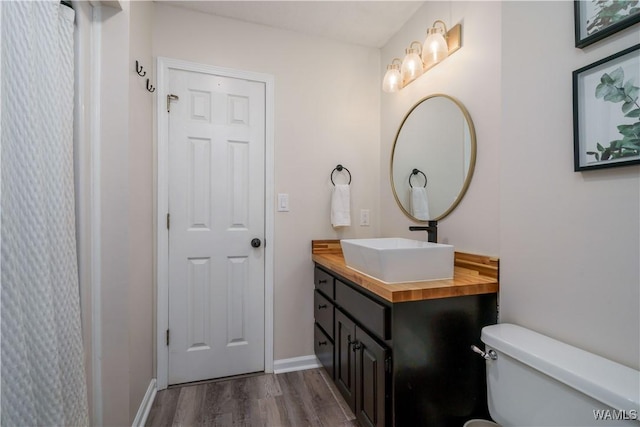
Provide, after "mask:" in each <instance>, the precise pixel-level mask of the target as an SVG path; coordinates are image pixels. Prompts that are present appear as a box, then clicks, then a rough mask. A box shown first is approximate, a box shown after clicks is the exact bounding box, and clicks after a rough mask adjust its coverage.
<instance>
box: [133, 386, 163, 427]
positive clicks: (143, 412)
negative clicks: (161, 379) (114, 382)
mask: <svg viewBox="0 0 640 427" xmlns="http://www.w3.org/2000/svg"><path fill="white" fill-rule="evenodd" d="M156 393H157V390H156V379H155V378H151V382H149V387H147V392H146V393H145V394H144V397H143V398H142V402H140V407H139V408H138V413H137V414H136V417H135V418H134V419H133V424H131V427H144V425H145V424H146V423H147V417H148V416H149V411H151V406H153V401H154V400H155V398H156Z"/></svg>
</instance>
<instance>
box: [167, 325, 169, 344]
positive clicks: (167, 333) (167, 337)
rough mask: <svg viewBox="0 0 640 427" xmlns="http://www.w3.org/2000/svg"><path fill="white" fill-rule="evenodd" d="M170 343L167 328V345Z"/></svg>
mask: <svg viewBox="0 0 640 427" xmlns="http://www.w3.org/2000/svg"><path fill="white" fill-rule="evenodd" d="M168 345H169V330H168V329H167V346H168Z"/></svg>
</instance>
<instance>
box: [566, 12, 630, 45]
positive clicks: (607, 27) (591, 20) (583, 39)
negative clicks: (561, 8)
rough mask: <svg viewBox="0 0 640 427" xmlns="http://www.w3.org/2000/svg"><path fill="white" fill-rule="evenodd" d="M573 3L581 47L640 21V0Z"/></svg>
mask: <svg viewBox="0 0 640 427" xmlns="http://www.w3.org/2000/svg"><path fill="white" fill-rule="evenodd" d="M573 5H574V15H575V19H574V21H575V37H576V47H579V48H583V47H585V46H588V45H590V44H591V43H594V42H597V41H598V40H602V39H603V38H605V37H608V36H610V35H611V34H613V33H616V32H618V31H620V30H622V29H624V28H626V27H628V26H630V25H633V24H635V23H637V22H640V0H575V1H574V2H573Z"/></svg>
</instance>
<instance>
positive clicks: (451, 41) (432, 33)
mask: <svg viewBox="0 0 640 427" xmlns="http://www.w3.org/2000/svg"><path fill="white" fill-rule="evenodd" d="M461 44H462V25H461V24H456V25H455V26H454V27H453V28H451V29H450V30H449V31H447V26H446V24H445V23H444V22H443V21H441V20H437V21H435V22H434V23H433V25H432V26H431V28H429V29H428V30H427V38H426V40H425V41H424V44H420V42H417V41H413V42H411V45H409V47H408V48H407V49H406V50H405V52H406V56H405V57H404V60H403V61H402V65H401V66H400V67H399V66H398V64H397V63H398V62H400V60H399V59H398V58H394V59H393V61H392V62H391V64H389V65H387V72H386V73H385V75H384V78H383V80H382V90H383V91H385V92H397V91H399V90H400V89H402V88H403V87H405V86H407V85H408V84H409V83H411V82H412V81H414V80H415V79H416V78H418V77H420V76H421V75H422V74H423V73H425V72H426V71H427V70H429V69H430V68H431V67H433V66H435V65H437V64H438V63H440V62H442V61H443V60H444V59H446V58H447V57H448V56H449V55H451V54H452V53H453V52H455V51H457V50H458V49H460V47H461Z"/></svg>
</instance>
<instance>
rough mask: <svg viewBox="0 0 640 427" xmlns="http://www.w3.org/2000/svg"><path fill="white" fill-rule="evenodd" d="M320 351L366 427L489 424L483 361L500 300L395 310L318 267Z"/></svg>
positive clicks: (449, 301) (413, 304)
mask: <svg viewBox="0 0 640 427" xmlns="http://www.w3.org/2000/svg"><path fill="white" fill-rule="evenodd" d="M314 281H315V291H314V302H315V309H314V315H315V322H316V323H315V331H316V332H315V351H316V356H317V357H318V359H319V360H320V362H321V363H322V365H323V366H324V367H325V369H326V370H327V372H328V373H329V375H330V376H331V377H332V378H333V380H334V383H335V384H336V387H337V389H338V390H339V391H340V393H341V395H342V396H343V397H344V399H345V401H346V402H347V403H348V404H349V406H350V407H351V409H352V410H353V411H354V413H355V415H356V417H357V419H358V421H359V422H360V424H361V425H363V426H376V427H382V426H388V427H391V426H395V427H413V426H445V427H448V426H456V427H459V426H461V425H462V424H464V422H465V421H467V420H469V419H471V418H486V417H488V416H489V415H488V410H487V406H486V379H485V365H484V360H483V359H482V358H481V357H479V356H478V355H476V354H475V353H473V352H472V351H471V350H470V346H471V345H472V344H479V343H480V331H481V329H482V327H484V326H486V325H490V324H494V323H496V321H497V294H496V293H488V294H479V295H464V296H455V297H448V298H436V299H425V300H419V301H409V302H401V303H391V302H389V301H386V300H384V299H382V298H380V297H379V296H378V295H375V294H373V293H372V292H370V291H368V290H366V289H365V288H363V287H362V286H359V285H357V284H355V283H353V282H351V281H349V280H348V279H346V278H345V277H343V276H341V275H340V274H338V273H335V272H333V271H332V270H328V269H325V268H324V267H320V266H319V265H316V268H315V280H314Z"/></svg>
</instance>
